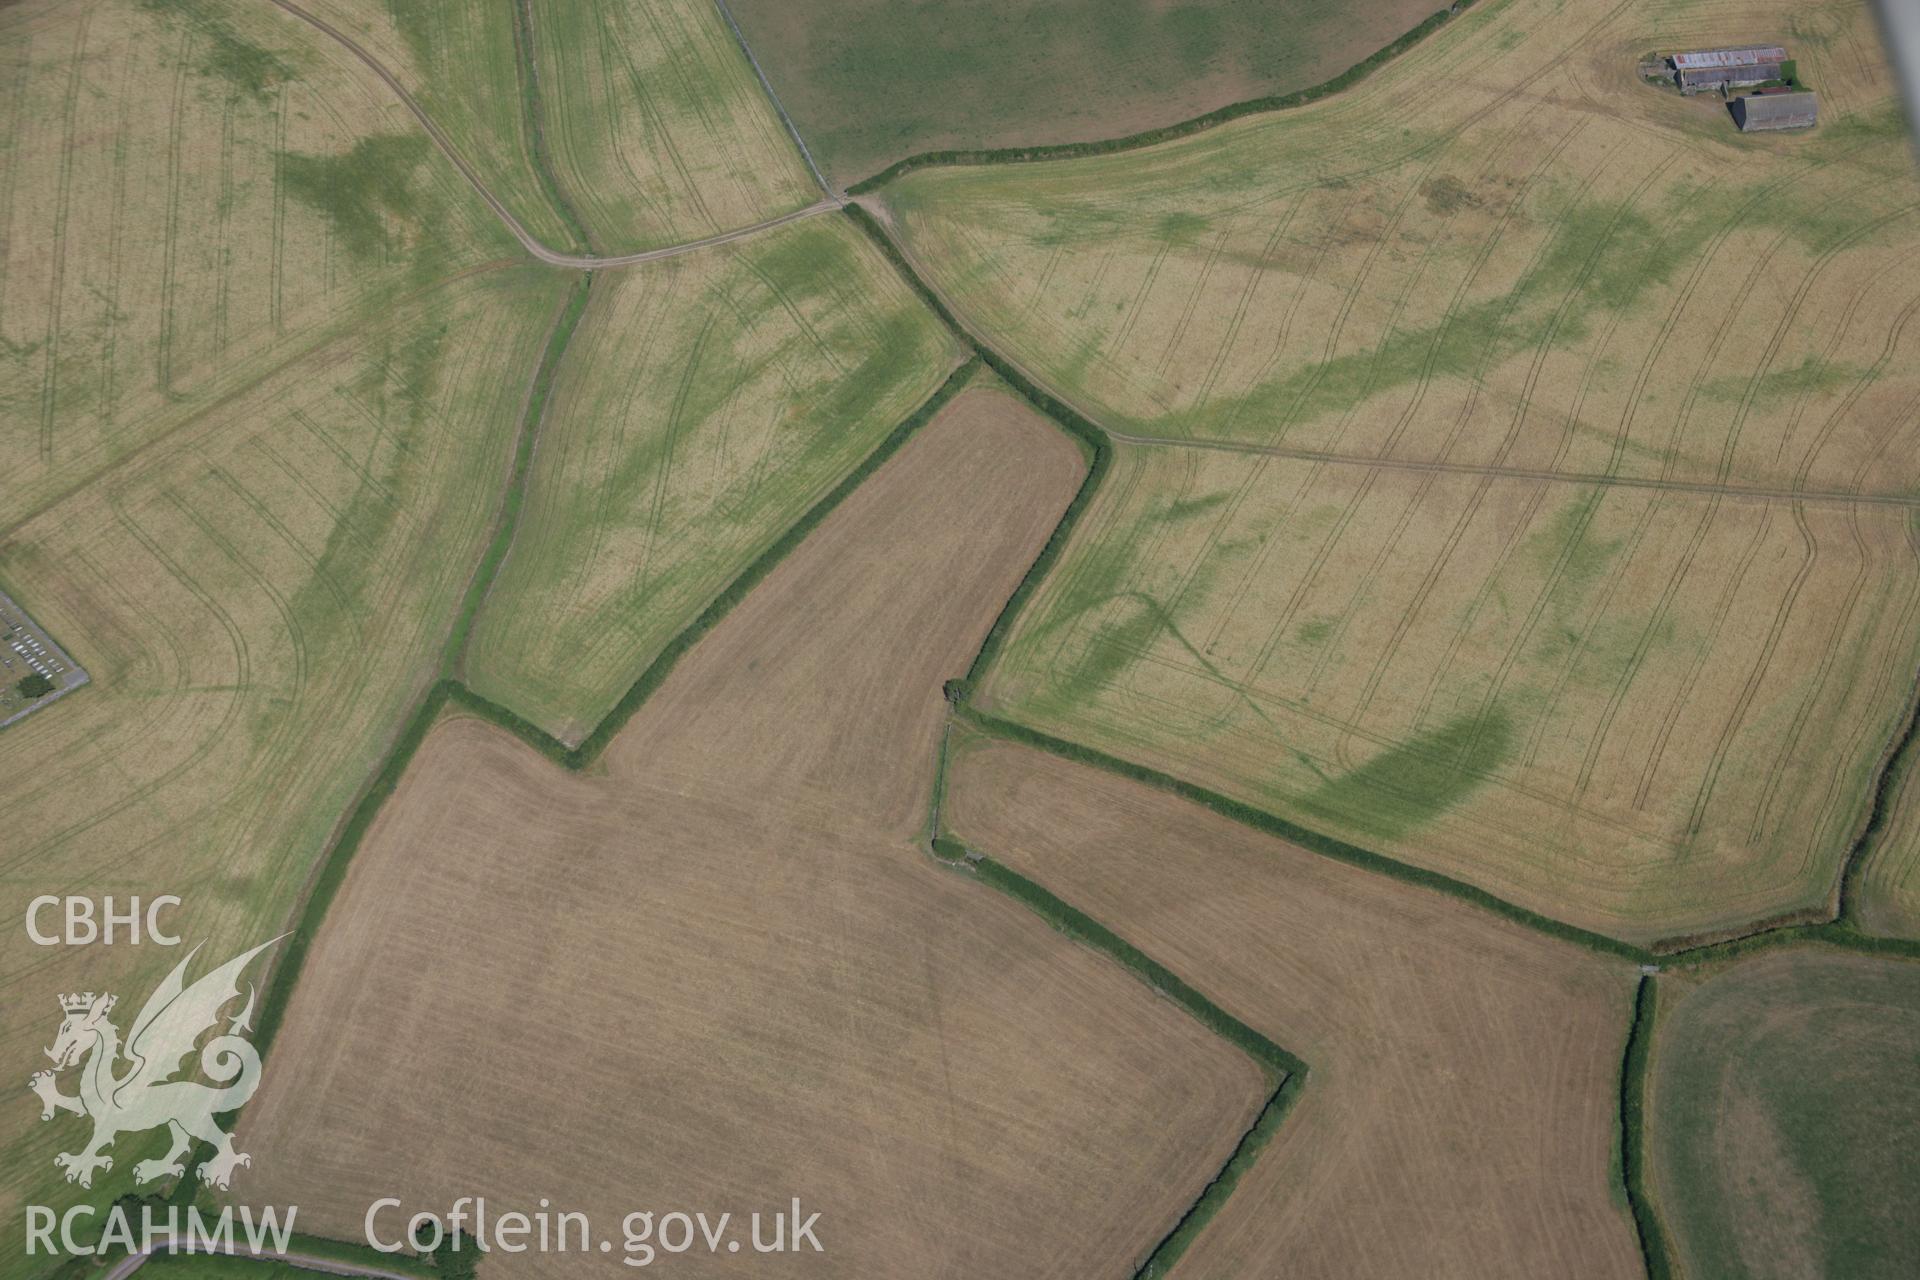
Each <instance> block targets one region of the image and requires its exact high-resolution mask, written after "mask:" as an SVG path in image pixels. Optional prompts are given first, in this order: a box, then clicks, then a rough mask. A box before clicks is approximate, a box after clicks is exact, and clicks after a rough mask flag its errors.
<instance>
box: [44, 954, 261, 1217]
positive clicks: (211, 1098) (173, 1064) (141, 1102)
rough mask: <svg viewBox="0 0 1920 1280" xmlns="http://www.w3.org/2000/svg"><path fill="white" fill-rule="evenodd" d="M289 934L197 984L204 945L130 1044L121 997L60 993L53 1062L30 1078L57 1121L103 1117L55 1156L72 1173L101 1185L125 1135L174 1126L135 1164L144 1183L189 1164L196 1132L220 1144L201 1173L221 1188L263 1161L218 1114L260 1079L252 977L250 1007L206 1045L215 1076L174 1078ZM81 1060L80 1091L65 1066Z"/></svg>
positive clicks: (153, 1003)
mask: <svg viewBox="0 0 1920 1280" xmlns="http://www.w3.org/2000/svg"><path fill="white" fill-rule="evenodd" d="M281 936H282V937H284V936H286V935H284V934H282V935H281ZM279 940H280V939H279V938H275V939H273V940H272V941H270V942H263V943H261V944H260V945H259V946H257V947H255V948H254V949H253V950H251V951H248V952H246V953H245V954H243V955H239V956H236V957H234V958H233V959H232V960H229V961H227V963H225V964H223V965H221V966H220V967H219V968H218V969H215V970H214V971H213V972H212V973H209V974H207V975H206V976H204V977H202V978H199V979H197V980H196V981H195V982H194V983H193V984H192V985H191V986H189V985H187V984H186V982H185V976H186V971H187V965H188V964H189V963H190V962H191V961H192V960H193V957H194V956H195V955H196V954H198V953H199V950H200V948H199V947H197V946H196V947H195V948H194V949H193V950H192V951H189V952H188V953H187V956H186V959H184V960H182V961H181V962H180V963H179V964H177V965H175V966H174V967H173V972H172V973H170V974H168V975H167V977H166V980H165V981H164V982H162V983H161V984H160V985H159V987H158V988H156V989H155V991H154V993H153V994H152V995H151V996H149V997H147V1002H146V1004H145V1005H143V1006H141V1009H140V1016H139V1017H137V1018H135V1019H134V1020H133V1026H132V1027H131V1029H129V1030H128V1032H127V1038H126V1043H125V1044H124V1045H122V1043H121V1040H120V1031H119V1028H117V1027H116V1026H114V1024H113V1023H112V1022H111V1021H109V1020H108V1017H107V1015H108V1014H110V1013H112V1012H113V1007H114V1004H115V1003H116V997H114V996H112V995H106V994H102V995H97V996H96V995H95V994H94V993H93V992H91V991H88V992H85V993H82V994H76V995H65V996H61V997H60V1009H61V1012H62V1013H64V1014H65V1015H66V1016H65V1018H64V1019H63V1020H62V1021H61V1023H60V1034H59V1035H58V1036H56V1037H55V1039H54V1042H53V1047H52V1048H51V1049H48V1050H47V1051H46V1053H47V1056H48V1057H49V1058H51V1059H53V1069H52V1070H51V1071H41V1072H38V1073H36V1074H35V1075H34V1076H33V1078H32V1079H30V1080H29V1081H27V1086H28V1087H29V1088H30V1089H32V1090H33V1091H34V1092H35V1093H37V1094H39V1095H40V1104H41V1111H40V1118H41V1119H42V1120H51V1119H53V1116H54V1113H55V1112H56V1111H71V1112H72V1113H73V1114H75V1115H77V1116H87V1117H89V1118H91V1119H92V1120H93V1138H92V1140H91V1141H89V1142H88V1143H87V1145H86V1146H85V1147H84V1148H82V1149H81V1150H79V1151H75V1152H62V1153H61V1154H59V1155H57V1156H55V1157H54V1158H53V1162H54V1164H56V1165H58V1166H59V1167H60V1168H62V1169H65V1170H66V1171H67V1181H68V1182H77V1183H79V1184H80V1185H81V1186H83V1187H90V1186H92V1185H93V1174H94V1171H95V1170H96V1169H99V1170H110V1169H112V1168H113V1159H112V1157H110V1156H107V1155H104V1154H102V1153H103V1152H104V1151H105V1150H106V1149H107V1148H108V1147H110V1146H112V1145H113V1140H114V1138H115V1137H117V1136H118V1135H120V1134H122V1133H137V1132H140V1131H143V1130H146V1129H157V1128H159V1127H160V1126H161V1125H165V1126H167V1128H168V1129H169V1130H170V1131H171V1133H172V1136H173V1146H172V1147H171V1148H170V1149H169V1150H168V1152H167V1154H166V1155H165V1157H163V1158H162V1159H159V1160H142V1161H141V1162H140V1163H138V1164H136V1165H134V1166H133V1179H134V1181H135V1182H151V1181H153V1180H154V1179H156V1178H166V1177H179V1176H180V1175H181V1174H182V1173H184V1172H185V1171H186V1165H185V1157H186V1153H187V1149H188V1148H189V1147H190V1146H192V1145H193V1140H194V1139H195V1138H198V1139H200V1140H201V1141H203V1142H209V1143H211V1144H213V1146H214V1147H215V1148H216V1151H215V1154H214V1156H213V1158H212V1159H211V1160H208V1161H207V1162H205V1163H204V1164H202V1165H201V1166H200V1178H201V1180H202V1181H203V1182H206V1183H208V1184H210V1185H212V1186H215V1187H219V1188H221V1189H222V1190H225V1189H226V1187H227V1183H228V1181H229V1180H230V1179H231V1178H232V1177H233V1171H234V1170H235V1169H236V1168H238V1167H240V1166H241V1165H245V1164H251V1163H253V1160H252V1157H250V1156H247V1155H244V1154H242V1153H241V1152H238V1151H235V1150H234V1149H233V1135H231V1134H229V1133H227V1132H225V1131H224V1130H222V1129H221V1128H220V1126H219V1125H217V1124H215V1123H214V1121H213V1118H214V1117H215V1116H216V1115H219V1114H220V1113H221V1112H224V1111H232V1110H234V1109H235V1108H236V1107H239V1106H241V1105H243V1104H244V1103H245V1102H246V1101H247V1099H248V1098H251V1097H252V1096H253V1091H254V1089H255V1088H256V1087H257V1086H258V1085H259V1083H260V1055H259V1054H258V1053H257V1052H255V1050H254V1047H253V1046H252V1045H251V1044H249V1043H248V1042H247V1041H246V1039H245V1038H244V1037H243V1036H242V1035H241V1033H242V1032H243V1031H248V1030H250V1029H251V1019H252V1017H253V989H252V987H251V985H249V987H248V989H247V1004H246V1007H245V1008H244V1009H242V1010H241V1011H240V1013H239V1015H238V1016H236V1017H233V1018H230V1019H229V1020H228V1022H227V1030H226V1033H225V1034H223V1035H216V1036H214V1037H213V1038H212V1039H211V1040H209V1041H207V1043H206V1044H205V1045H204V1046H202V1047H201V1049H200V1070H201V1071H202V1072H203V1073H205V1075H206V1076H207V1078H208V1079H210V1080H212V1081H214V1082H215V1083H214V1084H213V1085H205V1084H200V1083H198V1082H197V1081H194V1080H185V1079H180V1080H176V1079H174V1077H175V1076H176V1075H178V1074H180V1072H181V1069H182V1061H181V1060H182V1059H184V1058H185V1057H186V1056H187V1055H188V1054H191V1053H192V1052H193V1050H194V1045H195V1042H197V1041H198V1040H199V1039H200V1036H201V1034H202V1033H203V1032H205V1031H207V1030H209V1029H210V1028H212V1027H214V1026H215V1025H216V1024H218V1022H219V1021H220V1011H221V1010H222V1009H224V1008H225V1007H226V1006H227V1004H228V1002H229V1001H231V1000H234V999H235V998H237V997H238V996H239V994H240V989H239V985H238V981H239V977H240V972H241V970H243V969H245V968H246V967H247V962H248V961H250V960H252V959H253V958H254V957H255V956H257V955H259V954H260V953H261V952H262V951H265V950H266V949H267V948H268V947H270V946H272V945H273V944H274V943H275V942H278V941H279ZM76 1064H80V1092H79V1093H78V1094H72V1095H70V1094H64V1093H61V1092H60V1085H59V1080H58V1076H59V1073H60V1072H63V1071H65V1070H66V1069H67V1068H68V1067H71V1066H74V1065H76ZM123 1064H124V1069H123Z"/></svg>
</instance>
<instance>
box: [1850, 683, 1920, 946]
mask: <svg viewBox="0 0 1920 1280" xmlns="http://www.w3.org/2000/svg"><path fill="white" fill-rule="evenodd" d="M1917 737H1920V688H1916V689H1915V691H1914V693H1913V695H1912V696H1911V697H1910V698H1909V701H1908V704H1907V718H1906V720H1905V722H1904V723H1903V724H1902V725H1901V726H1900V732H1899V733H1898V735H1896V736H1895V738H1894V740H1893V744H1892V745H1891V746H1889V747H1888V748H1887V755H1886V759H1885V760H1884V761H1883V762H1882V763H1881V766H1880V776H1879V777H1878V778H1876V779H1874V784H1873V803H1872V805H1871V806H1870V807H1869V808H1868V810H1867V820H1866V822H1865V823H1864V824H1863V825H1862V826H1861V828H1860V838H1859V839H1857V840H1855V841H1854V842H1853V848H1851V849H1849V850H1847V856H1846V859H1845V860H1844V861H1843V862H1842V863H1841V867H1840V900H1839V916H1840V919H1841V920H1843V921H1846V922H1847V923H1849V924H1853V923H1857V922H1858V921H1859V918H1860V877H1861V876H1862V875H1863V874H1865V872H1866V866H1867V858H1868V854H1869V852H1870V851H1871V850H1872V848H1873V845H1874V842H1875V841H1876V840H1877V839H1878V837H1879V836H1880V833H1881V832H1882V831H1884V830H1885V829H1886V825H1887V820H1888V817H1889V815H1890V814H1891V813H1892V810H1893V800H1894V796H1895V794H1896V793H1897V792H1898V791H1899V789H1900V783H1901V781H1902V780H1903V779H1905V778H1906V776H1907V774H1908V773H1909V772H1911V770H1912V768H1913V753H1914V741H1915V739H1916V738H1917Z"/></svg>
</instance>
